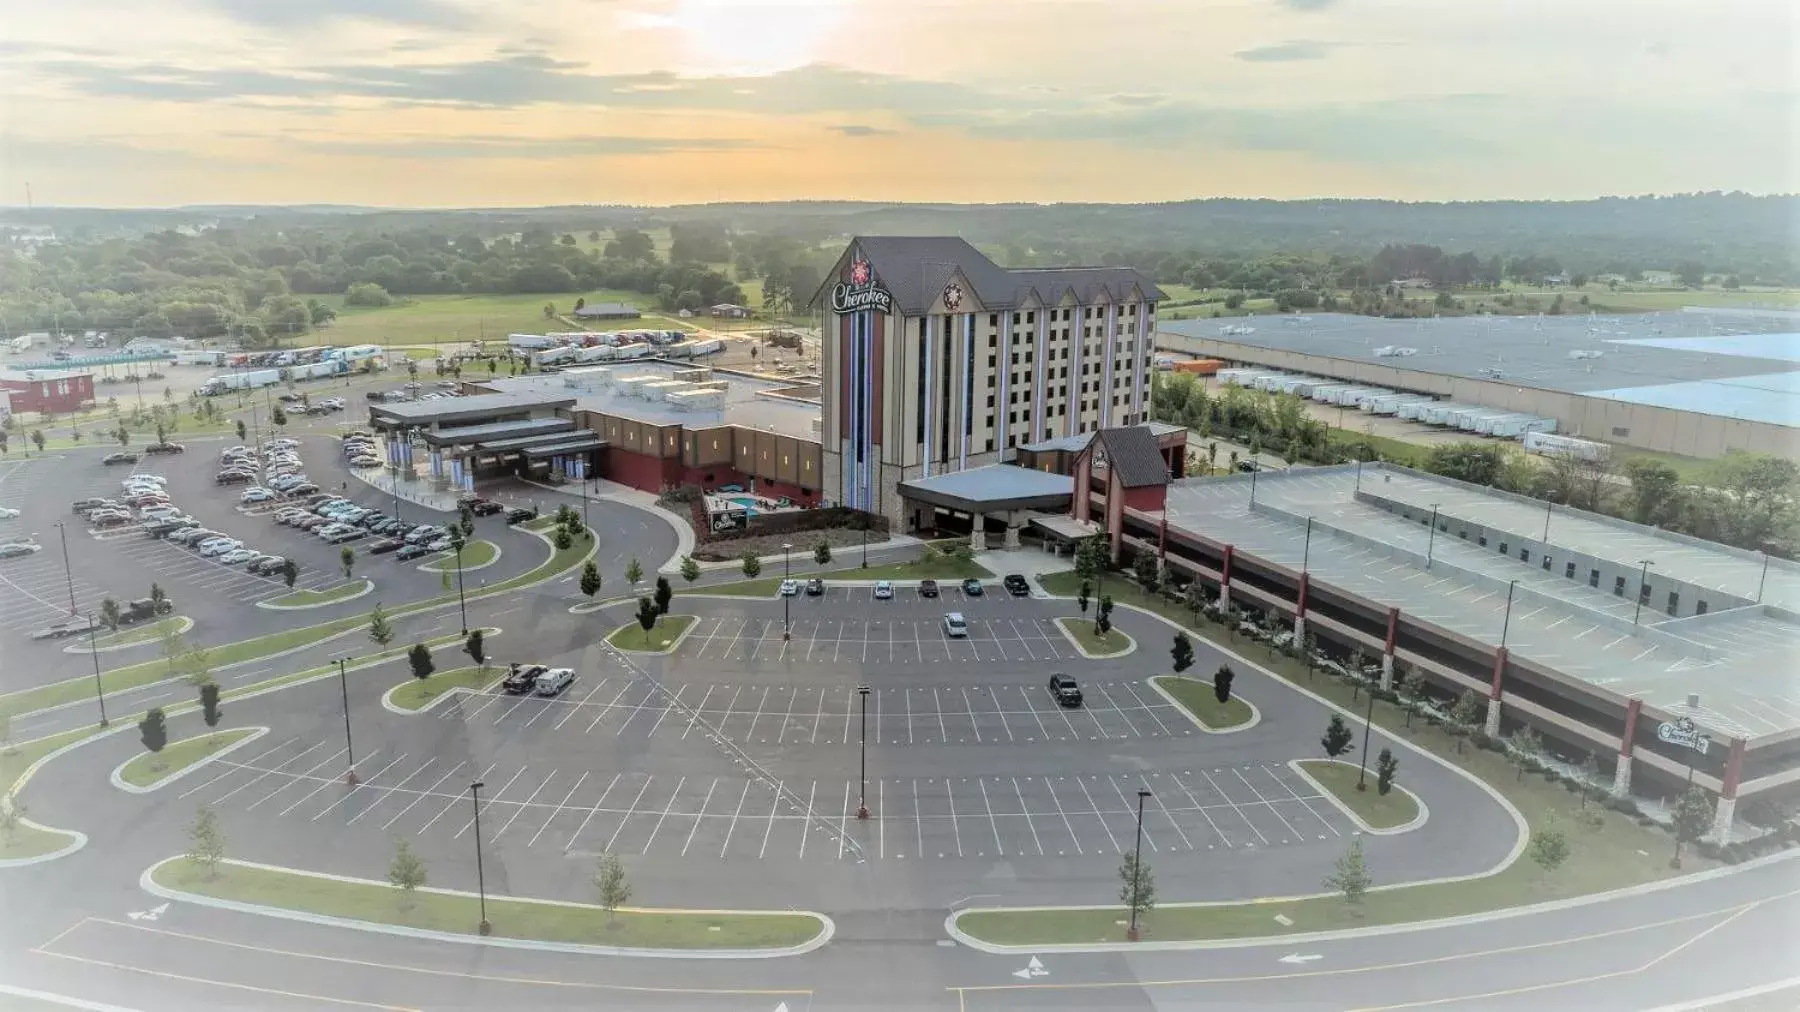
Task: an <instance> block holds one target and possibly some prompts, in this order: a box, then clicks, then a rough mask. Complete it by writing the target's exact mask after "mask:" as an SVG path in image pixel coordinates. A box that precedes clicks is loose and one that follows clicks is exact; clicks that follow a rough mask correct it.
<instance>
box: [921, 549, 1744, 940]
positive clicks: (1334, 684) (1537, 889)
mask: <svg viewBox="0 0 1800 1012" xmlns="http://www.w3.org/2000/svg"><path fill="white" fill-rule="evenodd" d="M1040 582H1041V583H1042V584H1043V586H1044V588H1045V589H1046V590H1047V591H1049V592H1050V593H1052V594H1069V595H1072V594H1074V593H1075V589H1076V588H1077V587H1078V586H1079V585H1080V580H1078V579H1077V578H1076V577H1075V575H1074V574H1073V573H1056V574H1052V575H1049V576H1046V577H1043V578H1042V579H1041V581H1040ZM1106 587H1107V592H1108V593H1110V594H1112V595H1113V599H1114V601H1116V602H1118V603H1119V604H1130V605H1136V606H1138V607H1142V608H1145V609H1146V610H1149V611H1154V612H1156V613H1157V614H1160V615H1162V616H1164V617H1166V618H1168V619H1170V620H1172V621H1174V622H1176V623H1177V624H1179V625H1181V626H1182V627H1183V628H1186V629H1187V630H1188V631H1189V632H1190V634H1192V635H1195V636H1198V637H1200V638H1202V639H1205V640H1208V641H1210V642H1212V643H1215V644H1218V645H1219V646H1222V647H1226V648H1228V649H1232V650H1235V651H1237V652H1239V653H1241V654H1243V655H1244V656H1246V657H1248V658H1250V659H1251V660H1253V661H1255V662H1256V663H1257V664H1259V665H1260V666H1261V667H1263V668H1264V669H1266V670H1268V671H1271V672H1273V673H1274V674H1275V675H1276V677H1278V678H1281V679H1283V680H1285V681H1288V682H1291V683H1293V684H1294V685H1296V686H1299V687H1301V688H1305V689H1307V690H1308V691H1310V692H1312V693H1314V694H1316V695H1319V696H1322V697H1324V698H1325V699H1327V700H1330V701H1331V702H1332V703H1335V704H1337V705H1338V706H1341V707H1344V708H1346V709H1350V710H1353V711H1354V712H1361V711H1362V709H1363V707H1365V706H1366V705H1367V703H1368V697H1367V696H1366V695H1361V696H1359V698H1358V699H1356V700H1352V698H1351V696H1352V690H1351V687H1350V686H1349V685H1347V684H1344V683H1343V682H1341V681H1339V680H1337V679H1335V678H1331V677H1328V676H1327V675H1325V674H1323V673H1311V674H1309V672H1308V670H1307V665H1306V664H1305V662H1304V661H1301V660H1296V659H1293V658H1290V657H1287V656H1285V655H1282V654H1281V653H1279V652H1278V651H1274V650H1271V649H1270V648H1268V647H1267V646H1265V645H1263V644H1261V643H1257V642H1253V641H1250V640H1247V639H1245V638H1244V637H1242V636H1237V637H1232V636H1229V635H1227V633H1226V632H1225V630H1224V627H1222V626H1219V625H1216V624H1213V623H1211V622H1208V621H1206V620H1205V619H1204V618H1203V619H1201V621H1200V623H1199V624H1198V625H1195V624H1193V621H1192V614H1191V613H1190V612H1189V611H1188V610H1187V609H1186V608H1184V607H1182V606H1180V605H1178V604H1175V603H1173V602H1168V601H1164V600H1162V599H1161V598H1159V597H1154V596H1151V595H1148V594H1145V593H1143V591H1142V590H1141V589H1139V588H1137V587H1135V586H1134V585H1132V584H1131V583H1130V582H1129V581H1127V580H1124V579H1115V578H1111V577H1109V578H1108V579H1107V581H1106ZM1373 712H1374V722H1375V724H1376V725H1377V726H1378V727H1380V728H1382V729H1383V730H1384V731H1386V732H1387V733H1388V734H1389V735H1390V736H1392V737H1395V738H1403V739H1405V740H1407V741H1409V742H1411V743H1412V744H1414V745H1417V746H1418V747H1420V748H1422V749H1424V750H1426V751H1428V752H1431V753H1432V754H1433V755H1436V756H1437V757H1439V758H1440V759H1442V760H1444V761H1445V762H1446V763H1448V764H1449V765H1452V766H1455V767H1457V768H1458V769H1461V770H1465V771H1467V772H1468V773H1470V774H1472V775H1473V776H1475V777H1476V778H1477V779H1479V780H1481V781H1483V782H1484V783H1486V784H1487V785H1488V786H1489V787H1492V788H1493V789H1494V790H1495V791H1496V792H1497V793H1499V794H1500V795H1501V796H1503V797H1505V798H1506V799H1507V800H1508V801H1510V802H1511V803H1512V804H1513V806H1514V807H1516V808H1517V809H1518V810H1519V811H1520V813H1521V814H1523V815H1524V817H1525V821H1526V823H1527V824H1528V825H1529V826H1530V827H1531V829H1532V831H1534V832H1536V831H1539V830H1542V829H1543V828H1544V827H1546V826H1548V825H1551V824H1552V823H1554V824H1555V825H1556V826H1557V827H1558V828H1559V829H1560V830H1561V831H1562V832H1563V833H1564V835H1565V836H1566V838H1567V840H1568V844H1569V855H1568V858H1567V860H1566V861H1565V862H1564V863H1563V864H1562V866H1561V867H1559V868H1557V869H1556V870H1555V871H1550V872H1546V871H1544V870H1543V869H1542V868H1540V867H1539V866H1538V865H1537V864H1536V863H1534V862H1533V861H1532V859H1531V858H1530V857H1529V856H1528V855H1522V856H1520V858H1519V859H1518V860H1517V861H1514V862H1513V863H1512V864H1511V865H1510V866H1508V867H1507V868H1505V869H1504V870H1502V871H1499V872H1496V873H1494V874H1492V875H1486V876H1483V877H1481V878H1475V879H1469V880H1467V881H1463V882H1445V883H1439V884H1433V885H1401V884H1392V885H1390V883H1394V881H1395V880H1396V879H1399V878H1401V877H1403V876H1404V875H1406V874H1407V873H1408V871H1407V869H1406V868H1404V867H1395V866H1393V865H1390V864H1388V863H1386V862H1385V861H1384V859H1383V857H1382V854H1381V851H1380V850H1379V849H1378V848H1374V847H1372V849H1371V852H1370V853H1369V855H1368V859H1367V860H1368V866H1369V874H1370V877H1371V879H1372V880H1373V882H1374V886H1373V887H1372V888H1371V889H1370V891H1369V892H1368V893H1367V894H1366V895H1365V896H1364V897H1363V901H1362V903H1361V904H1360V905H1357V906H1352V905H1351V904H1348V903H1346V902H1345V901H1344V900H1343V898H1342V897H1341V896H1338V895H1335V894H1334V895H1329V896H1307V897H1301V898H1297V899H1263V900H1258V901H1254V902H1247V903H1220V904H1209V905H1189V906H1180V905H1176V904H1175V903H1174V902H1173V901H1172V900H1173V898H1171V901H1170V902H1165V903H1161V904H1159V905H1158V906H1157V907H1156V908H1155V909H1154V910H1152V911H1151V912H1150V914H1149V915H1148V917H1147V918H1146V919H1145V922H1144V923H1145V928H1144V938H1145V939H1146V940H1151V941H1170V940H1181V939H1193V940H1198V939H1214V938H1250V937H1279V936H1281V935H1289V934H1296V933H1300V932H1309V931H1325V930H1331V929H1336V928H1353V927H1368V926H1376V925H1386V924H1403V923H1406V922H1409V921H1421V920H1429V919H1432V918H1438V917H1453V916H1458V915H1462V914H1472V913H1481V912H1485V911H1493V910H1502V909H1505V908H1508V907H1516V906H1523V905H1526V904H1530V903H1538V902H1543V901H1546V900H1555V899H1566V898H1572V897H1577V896H1584V895H1587V894H1590V893H1596V892H1604V891H1606V890H1610V889H1620V888H1624V887H1626V886H1633V885H1642V884H1645V883H1651V882H1659V881H1663V880H1667V879H1671V878H1679V877H1680V876H1681V875H1683V874H1686V873H1691V872H1695V871H1704V870H1706V869H1709V868H1714V867H1717V866H1718V863H1717V862H1715V861H1710V860H1707V859H1706V858H1704V857H1703V856H1701V855H1700V854H1697V853H1694V852H1693V850H1692V849H1690V850H1689V851H1688V853H1687V854H1686V855H1685V856H1684V858H1683V861H1682V864H1683V867H1684V869H1685V870H1684V871H1674V870H1671V869H1670V868H1669V854H1670V852H1671V850H1672V848H1673V846H1674V844H1673V841H1672V840H1671V838H1670V836H1669V834H1668V833H1667V832H1666V831H1665V830H1662V829H1660V828H1654V827H1651V826H1646V825H1643V824H1642V823H1641V822H1639V821H1638V820H1637V819H1636V818H1633V817H1632V816H1629V815H1626V814H1624V813H1621V812H1616V811H1613V810H1611V809H1606V808H1602V807H1600V806H1599V805H1597V804H1595V803H1593V802H1589V803H1588V804H1587V805H1586V806H1585V807H1584V806H1583V805H1582V804H1581V799H1580V797H1579V795H1577V794H1575V793H1574V792H1572V791H1571V790H1569V789H1568V788H1566V787H1564V786H1563V785H1562V784H1560V783H1555V782H1551V781H1549V780H1548V779H1546V778H1545V777H1544V776H1543V775H1541V774H1539V773H1526V774H1525V775H1524V776H1522V777H1521V776H1520V775H1519V772H1518V770H1517V768H1516V767H1515V766H1514V765H1513V764H1512V763H1511V762H1510V761H1509V760H1508V759H1507V758H1506V757H1505V756H1503V755H1501V754H1500V753H1497V752H1492V751H1489V750H1487V749H1483V748H1478V747H1476V746H1475V745H1473V744H1471V743H1469V742H1468V741H1467V740H1466V739H1465V740H1463V742H1462V749H1461V750H1460V751H1459V750H1458V748H1457V742H1458V739H1457V738H1455V737H1453V736H1452V735H1451V734H1450V733H1449V732H1448V731H1446V730H1445V729H1443V728H1440V727H1435V726H1432V725H1431V724H1430V723H1429V722H1427V721H1426V720H1425V719H1423V718H1419V717H1415V718H1414V719H1413V720H1412V723H1411V727H1410V728H1408V727H1406V721H1405V712H1404V711H1403V710H1402V709H1400V708H1399V707H1398V706H1396V705H1394V704H1392V703H1388V702H1385V701H1377V702H1376V703H1375V708H1374V711H1373ZM1395 752H1396V754H1397V755H1398V756H1399V758H1400V764H1401V765H1400V772H1399V776H1398V777H1397V778H1396V784H1398V785H1399V786H1402V787H1404V786H1405V785H1406V782H1407V776H1408V769H1409V768H1410V767H1411V765H1412V764H1416V763H1418V762H1421V761H1422V760H1421V759H1420V758H1419V757H1418V756H1416V755H1413V754H1411V752H1410V751H1405V750H1399V749H1396V750H1395ZM1309 772H1311V771H1309ZM1355 776H1356V771H1355V770H1354V769H1352V770H1350V784H1351V787H1350V790H1351V791H1352V792H1354V791H1355ZM1370 777H1371V779H1373V772H1371V773H1370ZM1369 793H1371V794H1372V793H1374V792H1373V790H1372V789H1371V791H1370V792H1369ZM1296 885H1297V886H1298V887H1299V888H1303V889H1309V891H1311V890H1323V889H1324V888H1325V886H1324V885H1323V884H1322V883H1317V884H1311V885H1310V888H1309V884H1308V883H1296ZM1115 896H1116V893H1113V892H1112V890H1110V889H1109V890H1107V891H1106V892H1105V893H1101V892H1097V893H1096V895H1095V897H1094V899H1095V900H1096V901H1097V902H1109V901H1111V900H1113V899H1114V898H1115ZM1278 914H1279V915H1282V916H1284V917H1286V918H1287V919H1289V920H1290V921H1291V922H1292V923H1291V924H1287V925H1283V924H1281V923H1280V922H1278V921H1276V920H1275V917H1276V915H1278ZM1125 919H1126V917H1125V912H1124V909H1123V908H1122V907H1109V908H1104V909H1098V910H1074V909H1061V910H1051V911H1024V910H1019V911H1007V910H1000V911H980V912H973V913H969V914H966V915H964V916H963V917H961V918H960V919H959V920H958V921H957V924H958V925H959V926H960V927H961V928H962V930H964V931H966V932H968V933H969V934H971V935H974V936H975V937H977V938H980V939H982V940H984V941H987V942H992V943H996V944H1005V945H1038V944H1051V943H1057V942H1063V943H1070V944H1084V943H1090V942H1097V941H1108V942H1123V941H1124V940H1125V928H1124V926H1123V925H1122V924H1117V923H1115V922H1121V921H1124V920H1125Z"/></svg>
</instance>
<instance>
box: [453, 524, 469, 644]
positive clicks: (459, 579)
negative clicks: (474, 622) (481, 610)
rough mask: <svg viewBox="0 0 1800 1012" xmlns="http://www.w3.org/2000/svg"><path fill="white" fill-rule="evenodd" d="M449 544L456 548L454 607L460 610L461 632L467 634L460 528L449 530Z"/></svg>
mask: <svg viewBox="0 0 1800 1012" xmlns="http://www.w3.org/2000/svg"><path fill="white" fill-rule="evenodd" d="M450 546H451V547H452V548H454V549H456V607H457V608H458V610H460V611H461V612H462V634H463V636H464V637H467V636H468V635H469V601H468V599H467V598H466V597H464V596H463V564H462V551H463V537H462V529H461V528H458V529H456V530H454V531H451V532H450Z"/></svg>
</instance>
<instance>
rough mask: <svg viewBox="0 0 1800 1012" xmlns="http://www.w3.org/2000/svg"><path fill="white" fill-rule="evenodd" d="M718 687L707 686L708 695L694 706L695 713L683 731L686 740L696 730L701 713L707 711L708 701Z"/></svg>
mask: <svg viewBox="0 0 1800 1012" xmlns="http://www.w3.org/2000/svg"><path fill="white" fill-rule="evenodd" d="M716 688H718V686H716V685H709V686H707V687H706V695H704V696H701V697H700V705H699V706H696V707H694V713H693V715H692V716H690V717H689V718H688V722H687V727H686V728H685V729H683V730H682V732H681V737H682V739H683V740H684V741H685V740H686V739H687V736H688V735H689V734H690V733H691V732H692V731H693V730H694V724H695V722H697V721H698V720H699V719H700V715H701V714H702V713H705V712H706V701H707V700H709V699H711V698H712V694H713V690H714V689H716Z"/></svg>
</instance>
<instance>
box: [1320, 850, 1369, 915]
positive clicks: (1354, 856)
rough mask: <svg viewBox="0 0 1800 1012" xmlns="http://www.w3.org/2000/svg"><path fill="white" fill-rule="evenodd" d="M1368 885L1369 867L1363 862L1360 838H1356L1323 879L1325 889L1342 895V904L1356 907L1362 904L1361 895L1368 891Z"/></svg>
mask: <svg viewBox="0 0 1800 1012" xmlns="http://www.w3.org/2000/svg"><path fill="white" fill-rule="evenodd" d="M1369 885H1370V879H1369V866H1368V863H1367V862H1366V861H1364V860H1363V845H1362V838H1361V837H1356V838H1353V839H1352V840H1351V841H1350V846H1349V848H1348V849H1346V850H1345V851H1344V853H1343V855H1342V856H1341V857H1339V858H1338V859H1337V863H1336V864H1335V865H1334V866H1333V870H1332V873H1331V874H1330V875H1327V876H1326V877H1325V887H1326V888H1327V889H1331V890H1334V891H1336V892H1339V893H1342V894H1343V896H1344V902H1346V903H1348V904H1350V905H1351V906H1352V907H1357V906H1360V905H1361V904H1362V900H1363V894H1364V893H1367V892H1368V891H1369Z"/></svg>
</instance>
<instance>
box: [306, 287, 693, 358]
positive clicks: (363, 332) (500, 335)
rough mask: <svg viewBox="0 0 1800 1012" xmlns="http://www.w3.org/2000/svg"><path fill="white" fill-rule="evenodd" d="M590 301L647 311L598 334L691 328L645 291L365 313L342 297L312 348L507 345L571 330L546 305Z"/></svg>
mask: <svg viewBox="0 0 1800 1012" xmlns="http://www.w3.org/2000/svg"><path fill="white" fill-rule="evenodd" d="M578 298H580V299H586V300H587V301H589V302H624V303H627V304H630V305H634V306H637V307H638V308H639V309H641V310H644V311H645V312H644V318H643V319H642V320H636V321H619V322H617V323H607V324H605V325H601V324H595V325H594V326H595V327H596V328H598V329H630V328H631V327H634V326H645V327H659V328H670V327H680V328H682V329H692V327H691V326H690V325H688V324H685V323H682V322H679V321H677V320H674V319H672V318H669V317H665V316H662V315H661V314H658V313H655V312H653V311H652V306H653V305H654V304H655V300H654V298H653V297H652V296H648V295H644V294H642V293H640V292H627V291H621V290H613V289H601V290H598V291H592V292H583V293H573V292H571V293H568V294H564V295H415V296H409V297H407V298H406V299H405V300H404V301H402V302H401V303H400V304H398V305H393V306H386V307H383V308H381V309H363V308H358V307H355V306H346V305H344V299H343V296H341V295H333V296H325V297H323V298H322V299H321V300H320V301H323V302H325V303H326V304H328V305H330V306H331V307H332V308H333V309H336V310H337V311H338V317H337V319H336V320H334V321H332V322H331V323H330V324H329V325H327V326H325V327H323V328H320V329H319V330H317V331H315V332H313V333H312V334H311V335H309V341H308V343H312V344H332V345H340V346H341V345H351V344H380V345H396V344H438V343H443V344H453V343H458V342H463V341H479V340H487V341H499V342H505V340H506V335H508V334H542V333H546V332H552V333H553V332H558V331H563V330H567V329H568V328H567V327H565V326H564V325H563V324H562V323H561V322H559V321H557V320H551V319H546V318H545V316H544V306H545V305H546V304H548V305H553V306H555V307H556V311H557V313H559V314H561V315H567V314H569V313H570V312H572V311H573V310H574V308H575V300H576V299H578Z"/></svg>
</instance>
